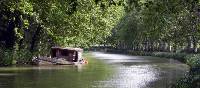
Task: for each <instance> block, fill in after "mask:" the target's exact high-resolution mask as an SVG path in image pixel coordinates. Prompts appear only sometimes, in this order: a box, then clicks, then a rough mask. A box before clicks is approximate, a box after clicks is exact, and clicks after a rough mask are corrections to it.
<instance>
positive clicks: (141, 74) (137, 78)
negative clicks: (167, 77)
mask: <svg viewBox="0 0 200 88" xmlns="http://www.w3.org/2000/svg"><path fill="white" fill-rule="evenodd" d="M156 79H157V78H156V73H155V69H153V68H152V67H151V66H150V65H135V66H124V65H121V66H118V67H117V72H116V74H113V76H112V77H111V78H110V79H109V80H105V81H97V82H95V85H97V86H94V87H97V88H143V87H145V86H146V84H148V83H149V82H152V81H154V80H156Z"/></svg>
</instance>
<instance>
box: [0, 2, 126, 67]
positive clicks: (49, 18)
mask: <svg viewBox="0 0 200 88" xmlns="http://www.w3.org/2000/svg"><path fill="white" fill-rule="evenodd" d="M0 13H1V14H0V65H1V66H8V65H12V64H14V63H17V64H29V63H30V61H31V59H32V57H33V56H39V55H46V54H48V53H49V51H50V50H49V49H50V47H52V46H62V47H89V46H90V45H94V44H99V43H101V42H102V41H104V39H105V38H106V37H107V36H109V35H110V34H111V29H112V28H113V27H114V26H115V25H116V24H117V23H118V21H119V20H120V18H121V17H122V16H123V15H124V6H123V2H122V1H121V0H119V1H115V2H110V1H107V0H102V1H101V0H42V1H41V0H1V1H0Z"/></svg>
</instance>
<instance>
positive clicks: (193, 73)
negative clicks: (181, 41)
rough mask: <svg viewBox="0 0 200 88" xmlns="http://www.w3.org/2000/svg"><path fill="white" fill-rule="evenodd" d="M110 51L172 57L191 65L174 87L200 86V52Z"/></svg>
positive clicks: (193, 87)
mask: <svg viewBox="0 0 200 88" xmlns="http://www.w3.org/2000/svg"><path fill="white" fill-rule="evenodd" d="M107 52H109V53H122V54H128V55H135V56H154V57H164V58H172V59H175V60H178V61H180V62H183V63H185V64H187V65H189V66H190V71H189V72H188V73H187V74H186V76H185V77H184V78H182V79H180V81H178V82H177V84H174V86H173V88H198V87H199V86H200V54H187V53H172V52H143V51H131V50H107Z"/></svg>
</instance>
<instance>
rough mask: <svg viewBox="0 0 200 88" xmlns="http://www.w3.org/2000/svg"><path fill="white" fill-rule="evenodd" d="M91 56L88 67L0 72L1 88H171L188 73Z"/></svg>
mask: <svg viewBox="0 0 200 88" xmlns="http://www.w3.org/2000/svg"><path fill="white" fill-rule="evenodd" d="M90 55H92V57H90ZM87 56H89V58H88V60H89V64H88V65H84V66H41V67H4V68H0V88H167V87H169V85H170V83H174V82H175V81H176V80H177V79H179V78H180V77H183V75H184V73H185V72H186V71H188V67H187V66H186V65H184V64H182V63H180V62H178V61H175V60H171V59H164V58H155V57H146V56H128V55H120V54H106V53H101V52H92V53H91V54H88V55H87ZM94 58H96V59H94Z"/></svg>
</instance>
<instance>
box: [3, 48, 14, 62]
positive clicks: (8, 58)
mask: <svg viewBox="0 0 200 88" xmlns="http://www.w3.org/2000/svg"><path fill="white" fill-rule="evenodd" d="M0 53H1V54H0V58H1V59H0V66H9V65H12V64H13V60H14V54H13V53H14V52H13V51H12V50H0Z"/></svg>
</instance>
